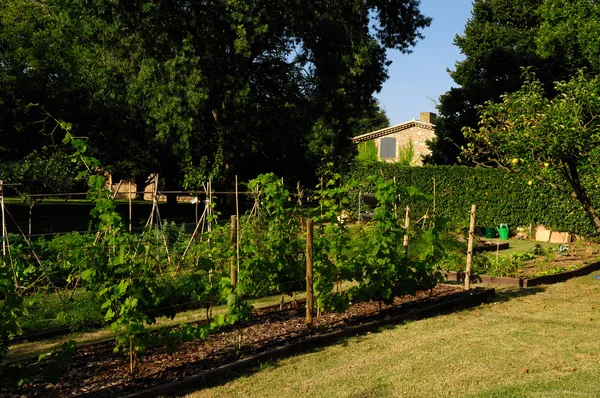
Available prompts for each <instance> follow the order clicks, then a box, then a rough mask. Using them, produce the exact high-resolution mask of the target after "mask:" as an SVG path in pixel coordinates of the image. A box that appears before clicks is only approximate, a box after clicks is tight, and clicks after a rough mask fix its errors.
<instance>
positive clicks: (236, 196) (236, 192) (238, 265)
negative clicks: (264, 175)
mask: <svg viewBox="0 0 600 398" xmlns="http://www.w3.org/2000/svg"><path fill="white" fill-rule="evenodd" d="M235 216H236V217H235V223H236V224H235V228H236V232H237V233H236V234H235V239H236V241H235V249H236V253H235V256H236V260H237V274H236V276H237V277H238V278H239V277H240V204H239V199H238V176H237V175H236V176H235Z"/></svg>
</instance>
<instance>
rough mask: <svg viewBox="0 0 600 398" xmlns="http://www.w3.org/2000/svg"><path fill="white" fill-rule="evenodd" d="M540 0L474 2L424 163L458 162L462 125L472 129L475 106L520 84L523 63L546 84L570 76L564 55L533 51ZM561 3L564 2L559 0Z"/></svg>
mask: <svg viewBox="0 0 600 398" xmlns="http://www.w3.org/2000/svg"><path fill="white" fill-rule="evenodd" d="M542 2H543V0H518V1H516V0H475V1H474V2H473V11H472V17H471V18H470V19H469V21H468V22H467V25H466V27H465V31H464V34H463V35H457V36H456V38H455V39H454V44H455V45H456V46H458V47H459V48H460V50H461V52H462V53H463V54H464V55H465V57H466V58H465V59H464V60H463V61H460V62H457V63H456V66H455V69H454V70H453V71H449V73H450V76H451V77H452V79H453V80H454V82H455V83H456V84H457V85H458V87H453V88H451V89H450V90H449V91H448V92H446V93H445V94H443V95H442V96H441V97H440V103H439V106H438V112H439V117H438V118H437V123H436V136H437V138H436V139H435V140H433V142H432V143H431V144H430V149H431V150H432V154H431V156H430V157H429V158H428V160H427V161H428V162H430V163H437V164H452V163H456V162H457V158H458V155H459V154H460V148H461V147H462V146H464V145H466V143H467V140H466V139H465V137H464V136H463V134H462V127H464V126H467V127H471V128H475V127H476V126H477V122H478V120H479V118H478V116H477V110H476V107H477V106H478V105H483V104H484V103H485V102H486V101H489V100H492V101H497V100H499V99H500V96H501V95H502V94H504V93H507V92H513V91H516V90H518V89H519V87H520V86H521V83H522V81H521V69H520V68H521V67H528V66H531V67H533V69H534V70H536V71H537V73H538V77H539V79H540V80H541V81H542V82H543V83H545V84H546V85H545V86H546V87H548V88H549V89H550V92H549V94H550V95H551V94H552V93H551V90H552V88H553V85H552V84H550V83H552V82H554V81H557V80H562V79H566V78H567V77H568V76H569V71H567V70H566V69H565V67H564V65H563V64H562V63H561V62H560V61H561V60H562V57H559V59H557V57H556V56H555V55H551V54H548V56H547V57H542V56H540V54H538V52H537V51H536V38H537V35H538V31H539V29H540V23H541V20H540V15H539V13H538V9H539V7H540V5H541V4H542ZM560 3H562V2H560Z"/></svg>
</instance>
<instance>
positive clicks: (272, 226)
mask: <svg viewBox="0 0 600 398" xmlns="http://www.w3.org/2000/svg"><path fill="white" fill-rule="evenodd" d="M248 189H249V190H251V191H252V190H255V191H256V192H257V194H256V195H257V196H256V201H258V202H259V203H260V211H259V214H258V216H257V217H255V218H250V220H249V221H247V223H246V225H245V226H244V229H243V230H242V239H241V240H240V252H241V256H242V258H243V261H242V264H241V270H240V275H239V279H240V281H241V282H242V283H241V285H242V288H241V289H243V290H241V291H240V293H241V294H244V295H245V294H253V295H261V294H266V293H267V292H269V291H271V289H273V290H274V291H276V292H277V293H280V294H281V295H282V303H283V295H284V294H291V293H292V292H293V290H294V287H295V286H297V285H298V282H302V281H303V279H304V272H303V259H304V256H303V253H304V250H303V249H304V247H303V244H302V241H301V239H300V235H301V218H300V216H299V214H298V211H297V208H296V206H297V205H296V201H293V200H292V198H291V196H290V192H289V191H288V190H287V189H286V188H285V186H284V185H283V182H282V181H281V179H280V178H279V177H277V176H276V175H275V174H273V173H269V174H261V175H260V176H258V177H257V178H256V179H254V180H251V181H250V182H249V183H248ZM250 231H251V232H250Z"/></svg>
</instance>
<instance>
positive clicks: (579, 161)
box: [464, 70, 600, 233]
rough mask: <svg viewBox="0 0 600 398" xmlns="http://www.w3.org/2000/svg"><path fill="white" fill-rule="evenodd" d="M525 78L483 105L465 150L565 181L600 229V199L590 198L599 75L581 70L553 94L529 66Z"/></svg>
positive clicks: (598, 133)
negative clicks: (550, 95)
mask: <svg viewBox="0 0 600 398" xmlns="http://www.w3.org/2000/svg"><path fill="white" fill-rule="evenodd" d="M524 77H525V83H524V85H523V87H522V88H521V89H520V90H519V91H516V92H514V93H511V94H507V95H505V96H503V97H502V101H501V102H498V103H492V102H489V103H487V104H486V105H485V107H482V108H481V112H480V118H481V121H480V128H479V129H478V130H474V129H466V130H465V135H466V136H468V137H469V138H470V139H471V140H472V141H473V143H472V144H470V145H469V147H467V148H465V151H464V152H465V154H466V155H467V156H470V157H471V158H479V157H485V158H487V159H490V160H492V161H494V162H496V163H498V164H500V165H502V166H504V167H506V168H512V169H513V170H515V171H525V172H527V173H528V174H529V175H535V176H537V179H538V180H539V181H541V183H547V182H555V181H557V180H558V181H560V180H562V185H564V186H566V187H568V188H567V189H568V190H569V191H570V193H571V194H572V195H573V197H575V198H576V199H577V200H578V201H579V203H580V204H581V206H582V207H583V209H584V211H585V212H586V214H587V215H588V216H589V219H590V221H591V223H592V225H593V226H594V228H595V230H596V232H597V233H600V217H599V216H598V214H597V211H596V206H597V204H595V203H594V201H593V198H591V197H590V196H591V194H592V193H593V192H596V191H597V188H598V181H597V175H598V173H599V172H600V151H599V150H598V145H597V143H598V141H599V140H600V123H599V122H598V115H599V114H600V77H592V78H590V77H587V76H586V75H585V74H584V72H583V71H581V72H579V74H577V75H576V76H575V77H573V78H572V79H571V80H569V81H567V82H559V83H556V86H555V90H556V92H557V95H556V96H555V97H553V98H548V97H546V96H545V94H544V89H543V87H542V84H541V83H540V81H539V80H537V79H536V77H535V75H533V74H531V73H530V72H529V71H528V70H525V72H524ZM536 182H537V181H536ZM596 203H597V202H596Z"/></svg>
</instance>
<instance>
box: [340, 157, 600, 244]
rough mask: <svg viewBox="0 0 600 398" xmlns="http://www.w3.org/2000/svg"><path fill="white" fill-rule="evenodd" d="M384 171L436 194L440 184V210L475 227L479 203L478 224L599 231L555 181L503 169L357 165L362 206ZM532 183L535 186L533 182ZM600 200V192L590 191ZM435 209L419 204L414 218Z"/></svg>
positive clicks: (354, 199) (353, 196)
mask: <svg viewBox="0 0 600 398" xmlns="http://www.w3.org/2000/svg"><path fill="white" fill-rule="evenodd" d="M373 174H381V175H383V176H384V177H385V178H390V179H392V178H393V177H396V180H397V181H398V182H399V183H401V184H402V185H404V186H414V187H417V188H418V189H419V190H421V191H422V192H423V193H425V194H427V195H430V196H432V197H433V180H434V178H435V183H436V195H435V203H436V213H437V214H438V215H440V216H443V217H446V218H448V219H449V220H450V221H451V222H452V223H453V224H454V225H456V226H465V227H467V226H468V225H469V211H470V208H471V205H472V204H476V205H477V225H480V226H497V225H498V224H500V223H506V224H508V225H509V228H510V229H511V230H514V228H516V227H517V226H519V225H529V224H530V223H531V224H533V225H534V226H535V225H537V224H543V225H545V226H547V227H548V228H551V229H554V230H560V231H568V232H571V233H576V234H580V235H586V236H592V235H595V230H594V228H593V226H592V223H591V222H590V220H589V219H588V217H587V216H586V214H585V212H584V211H583V208H582V207H581V205H580V204H579V202H578V201H577V200H575V199H573V198H572V197H571V196H570V195H569V194H568V193H566V192H560V191H558V190H556V189H553V188H552V187H551V186H550V184H548V183H547V182H544V181H540V180H539V179H536V178H531V177H528V176H525V175H523V174H518V173H511V172H507V171H504V170H500V169H490V168H473V167H466V166H423V167H406V166H400V165H397V164H393V163H382V162H376V163H355V164H353V165H352V167H351V170H350V172H349V173H348V174H347V175H346V178H348V179H351V178H353V179H355V180H357V181H358V182H359V188H358V189H357V191H355V192H352V194H351V197H350V199H351V202H352V205H353V207H354V208H355V209H357V208H358V196H359V195H358V194H359V192H358V191H359V190H360V191H361V192H362V193H365V192H369V191H370V189H371V186H370V184H369V182H368V181H367V180H368V176H370V175H373ZM529 181H531V184H529ZM590 195H591V197H592V201H593V202H594V203H599V202H598V201H597V200H594V199H595V198H596V199H598V196H599V195H597V194H595V193H594V192H592V193H590ZM427 210H429V213H430V214H431V212H432V210H433V209H432V204H431V203H429V204H423V203H421V204H415V205H414V207H413V214H414V217H417V218H420V217H421V216H422V215H423V214H425V212H426V211H427Z"/></svg>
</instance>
